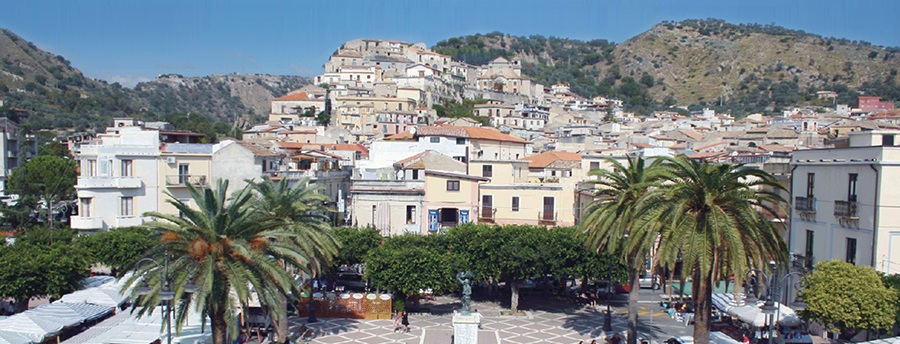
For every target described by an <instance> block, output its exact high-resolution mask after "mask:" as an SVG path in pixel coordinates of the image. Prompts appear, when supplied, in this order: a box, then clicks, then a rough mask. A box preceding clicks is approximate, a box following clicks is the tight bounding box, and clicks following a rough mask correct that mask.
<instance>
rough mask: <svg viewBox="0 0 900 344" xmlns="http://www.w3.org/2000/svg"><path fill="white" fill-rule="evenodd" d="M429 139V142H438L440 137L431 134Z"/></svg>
mask: <svg viewBox="0 0 900 344" xmlns="http://www.w3.org/2000/svg"><path fill="white" fill-rule="evenodd" d="M429 140H430V141H431V143H440V142H441V138H440V137H437V136H432V137H431V138H429Z"/></svg>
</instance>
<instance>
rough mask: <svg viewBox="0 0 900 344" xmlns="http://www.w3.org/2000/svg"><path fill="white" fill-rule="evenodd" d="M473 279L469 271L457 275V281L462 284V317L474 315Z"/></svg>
mask: <svg viewBox="0 0 900 344" xmlns="http://www.w3.org/2000/svg"><path fill="white" fill-rule="evenodd" d="M472 277H473V276H472V273H471V272H468V271H466V272H460V273H457V274H456V280H457V281H459V283H460V284H462V310H460V314H462V315H469V314H472Z"/></svg>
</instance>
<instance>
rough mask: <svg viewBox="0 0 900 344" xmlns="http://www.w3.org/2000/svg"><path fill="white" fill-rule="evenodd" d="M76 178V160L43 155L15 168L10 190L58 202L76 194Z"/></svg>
mask: <svg viewBox="0 0 900 344" xmlns="http://www.w3.org/2000/svg"><path fill="white" fill-rule="evenodd" d="M75 179H76V174H75V161H74V160H72V159H66V158H63V157H58V156H53V155H42V156H38V157H36V158H34V159H31V160H28V161H27V162H25V164H24V165H22V166H19V167H18V168H16V169H15V170H13V173H12V174H11V175H10V177H9V191H10V192H12V193H15V194H18V195H19V196H21V197H32V198H34V199H41V198H43V199H44V200H47V201H54V202H56V201H59V200H63V199H68V198H71V197H73V196H74V194H75Z"/></svg>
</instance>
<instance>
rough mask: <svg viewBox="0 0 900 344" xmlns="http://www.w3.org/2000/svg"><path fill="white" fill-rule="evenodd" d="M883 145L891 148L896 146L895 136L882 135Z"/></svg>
mask: <svg viewBox="0 0 900 344" xmlns="http://www.w3.org/2000/svg"><path fill="white" fill-rule="evenodd" d="M881 145H882V146H885V147H891V146H893V145H894V135H881Z"/></svg>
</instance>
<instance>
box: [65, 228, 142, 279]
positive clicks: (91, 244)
mask: <svg viewBox="0 0 900 344" xmlns="http://www.w3.org/2000/svg"><path fill="white" fill-rule="evenodd" d="M157 235H158V234H157V233H156V232H153V231H150V230H148V229H146V228H143V227H124V228H116V229H115V230H111V231H107V232H100V233H97V234H94V235H88V236H82V237H78V238H77V239H76V240H75V244H76V245H77V246H78V247H80V248H81V249H83V250H84V251H85V252H86V253H87V255H88V256H89V257H91V262H92V263H100V264H104V265H106V266H108V267H109V268H110V269H111V270H112V273H113V275H117V274H118V272H119V271H120V270H122V269H123V268H125V267H127V266H132V265H134V263H136V262H137V261H138V259H140V258H141V257H143V256H144V254H145V253H146V252H147V251H148V250H150V249H151V248H153V247H154V246H156V245H158V244H159V238H158V237H157Z"/></svg>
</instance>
